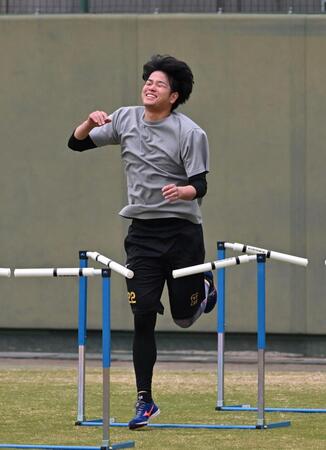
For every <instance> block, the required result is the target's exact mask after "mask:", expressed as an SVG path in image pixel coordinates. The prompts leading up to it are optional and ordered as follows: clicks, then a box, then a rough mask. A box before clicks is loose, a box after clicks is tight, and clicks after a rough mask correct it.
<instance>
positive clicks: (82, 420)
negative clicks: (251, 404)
mask: <svg viewBox="0 0 326 450" xmlns="http://www.w3.org/2000/svg"><path fill="white" fill-rule="evenodd" d="M95 255H97V256H95ZM88 257H90V258H92V259H96V260H97V261H99V262H102V263H103V264H105V265H107V266H110V261H111V260H110V259H109V258H106V257H104V256H103V255H100V254H99V253H96V252H80V254H79V258H80V266H81V267H87V260H88ZM256 260H257V256H256V255H241V256H239V257H233V258H227V259H225V258H224V259H223V261H213V262H209V263H205V264H200V265H197V266H192V267H187V268H183V269H178V270H175V271H173V276H174V278H178V277H181V276H187V275H191V274H194V273H201V272H205V271H207V270H215V269H219V268H225V267H229V266H234V265H238V264H241V263H246V262H250V261H256ZM259 262H260V261H259ZM264 263H265V261H264ZM259 267H261V266H259ZM263 267H264V266H263ZM260 270H262V269H260ZM258 280H259V281H261V277H258ZM264 290H265V286H261V285H259V286H258V291H259V292H260V299H261V301H260V303H261V305H262V304H263V303H264V292H265V291H264ZM263 314H264V312H261V315H263ZM86 315H87V280H83V279H80V283H79V320H78V336H79V344H78V345H79V377H78V383H79V385H78V415H77V420H76V425H80V426H101V425H103V419H90V420H86V417H85V360H86V359H85V352H86V328H87V319H86ZM260 323H261V321H260ZM259 336H260V338H259V339H260V341H262V344H261V345H262V346H263V345H264V339H265V329H264V327H263V326H261V327H260V330H259ZM261 354H262V356H263V355H264V348H262V353H261ZM262 368H263V364H262ZM262 375H263V374H262ZM261 386H263V383H261ZM263 400H264V396H263V392H262V393H260V396H259V404H258V419H257V423H256V424H252V425H251V424H249V425H247V424H243V425H237V424H204V423H203V424H200V423H197V424H193V423H150V424H149V425H148V426H149V427H152V428H186V429H187V428H191V429H215V430H216V429H248V430H249V429H250V430H256V429H267V428H279V427H286V426H289V425H290V422H289V421H286V422H275V423H269V424H266V423H265V419H264V403H263ZM110 426H111V427H128V423H127V422H118V421H115V420H113V419H112V420H111V421H110Z"/></svg>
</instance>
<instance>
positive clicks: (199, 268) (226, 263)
mask: <svg viewBox="0 0 326 450" xmlns="http://www.w3.org/2000/svg"><path fill="white" fill-rule="evenodd" d="M256 259H257V255H241V256H233V257H232V258H225V259H221V260H219V261H212V262H209V263H204V264H197V265H196V266H190V267H184V268H182V269H176V270H173V271H172V276H173V278H181V277H186V276H188V275H195V274H196V273H202V272H207V271H210V270H214V269H222V268H223V267H230V266H236V265H238V264H243V263H247V262H250V261H256Z"/></svg>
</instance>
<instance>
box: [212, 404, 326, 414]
mask: <svg viewBox="0 0 326 450" xmlns="http://www.w3.org/2000/svg"><path fill="white" fill-rule="evenodd" d="M215 411H251V412H255V411H257V407H256V406H250V405H233V406H232V405H228V406H216V408H215ZM264 411H265V412H284V413H286V412H289V413H299V414H304V413H307V414H326V409H322V408H282V407H280V408H279V407H274V408H271V407H266V408H264Z"/></svg>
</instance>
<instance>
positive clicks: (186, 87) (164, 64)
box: [143, 55, 194, 110]
mask: <svg viewBox="0 0 326 450" xmlns="http://www.w3.org/2000/svg"><path fill="white" fill-rule="evenodd" d="M157 70H159V71H161V72H164V73H165V74H166V75H167V77H168V79H169V82H170V85H171V89H172V92H178V94H179V96H178V98H177V100H176V101H175V102H174V103H173V105H172V110H174V109H176V108H177V107H178V106H179V105H180V104H182V103H185V102H186V101H187V100H188V98H189V97H190V94H191V91H192V86H193V84H194V77H193V74H192V71H191V69H190V67H189V66H188V64H186V63H185V62H183V61H180V60H178V59H176V58H174V57H173V56H169V55H153V56H152V57H151V59H150V60H149V61H148V62H147V63H145V64H144V67H143V80H145V81H147V80H148V78H149V77H150V75H151V73H153V72H156V71H157Z"/></svg>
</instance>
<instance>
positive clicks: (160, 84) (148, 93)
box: [141, 70, 178, 111]
mask: <svg viewBox="0 0 326 450" xmlns="http://www.w3.org/2000/svg"><path fill="white" fill-rule="evenodd" d="M141 97H142V102H143V105H144V106H145V107H147V108H149V109H151V110H155V111H165V110H169V111H170V110H171V107H172V105H173V103H174V102H175V101H176V99H177V98H178V93H177V92H172V91H171V87H170V82H169V79H168V77H167V75H166V74H165V73H164V72H161V71H159V70H158V71H156V72H153V73H151V74H150V76H149V78H148V80H147V81H146V82H145V84H144V87H143V89H142V92H141Z"/></svg>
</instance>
